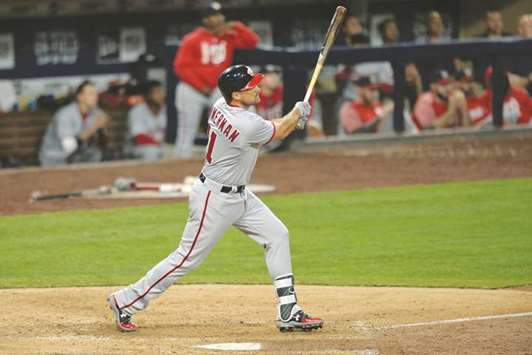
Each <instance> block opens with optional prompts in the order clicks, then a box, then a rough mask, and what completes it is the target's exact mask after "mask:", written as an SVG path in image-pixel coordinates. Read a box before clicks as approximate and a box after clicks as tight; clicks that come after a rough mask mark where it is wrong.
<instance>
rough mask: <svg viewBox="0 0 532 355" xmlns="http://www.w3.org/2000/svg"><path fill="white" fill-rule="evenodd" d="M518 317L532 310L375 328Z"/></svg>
mask: <svg viewBox="0 0 532 355" xmlns="http://www.w3.org/2000/svg"><path fill="white" fill-rule="evenodd" d="M518 317H532V312H524V313H509V314H498V315H493V316H483V317H467V318H458V319H448V320H436V321H431V322H420V323H407V324H396V325H389V326H385V327H378V328H376V329H397V328H411V327H420V326H424V325H439V324H452V323H464V322H473V321H478V320H492V319H504V318H518Z"/></svg>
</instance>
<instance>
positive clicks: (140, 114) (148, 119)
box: [128, 80, 166, 160]
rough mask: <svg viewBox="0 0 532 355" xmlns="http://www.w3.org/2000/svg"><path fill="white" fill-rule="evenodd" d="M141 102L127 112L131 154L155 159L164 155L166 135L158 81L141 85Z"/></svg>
mask: <svg viewBox="0 0 532 355" xmlns="http://www.w3.org/2000/svg"><path fill="white" fill-rule="evenodd" d="M142 94H143V98H144V100H143V102H141V103H138V104H137V105H135V106H133V107H132V108H131V109H130V110H129V113H128V136H129V137H130V138H131V140H132V141H133V144H134V148H133V155H134V156H135V157H136V158H139V159H142V160H157V159H161V158H162V157H163V155H164V138H165V135H166V109H165V106H164V103H165V93H164V89H163V86H162V84H161V83H160V82H159V81H155V80H153V81H148V82H147V83H145V84H144V85H143V87H142Z"/></svg>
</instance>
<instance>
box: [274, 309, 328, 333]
mask: <svg viewBox="0 0 532 355" xmlns="http://www.w3.org/2000/svg"><path fill="white" fill-rule="evenodd" d="M277 328H279V330H280V331H281V332H291V331H294V330H301V331H305V332H310V331H311V330H312V329H319V328H323V320H322V319H321V318H316V317H311V316H309V315H308V314H305V312H303V311H301V310H300V311H298V312H296V313H295V314H294V315H293V316H292V318H290V320H288V321H286V322H285V321H282V320H278V321H277Z"/></svg>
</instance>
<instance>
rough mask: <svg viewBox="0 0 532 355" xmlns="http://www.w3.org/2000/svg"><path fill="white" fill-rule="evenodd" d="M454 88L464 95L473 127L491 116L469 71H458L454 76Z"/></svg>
mask: <svg viewBox="0 0 532 355" xmlns="http://www.w3.org/2000/svg"><path fill="white" fill-rule="evenodd" d="M455 79H456V87H457V88H458V89H460V91H462V92H463V93H464V95H465V99H466V103H467V109H468V110H469V117H470V118H471V121H472V123H473V125H479V123H480V122H484V121H485V120H486V119H487V118H488V117H489V116H490V115H491V107H490V106H489V103H487V102H486V99H485V97H484V90H483V88H482V86H481V85H480V84H479V83H477V82H475V81H474V80H473V75H472V73H471V70H465V69H464V70H459V71H458V72H457V73H456V74H455Z"/></svg>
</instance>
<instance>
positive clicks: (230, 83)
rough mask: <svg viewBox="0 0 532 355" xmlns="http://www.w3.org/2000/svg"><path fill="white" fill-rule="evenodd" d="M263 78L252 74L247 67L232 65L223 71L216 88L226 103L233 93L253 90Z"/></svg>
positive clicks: (260, 75) (229, 100) (261, 75)
mask: <svg viewBox="0 0 532 355" xmlns="http://www.w3.org/2000/svg"><path fill="white" fill-rule="evenodd" d="M262 78H264V75H263V74H261V73H257V74H255V73H253V70H251V68H250V67H248V66H247V65H242V64H239V65H233V66H231V67H229V68H227V69H225V70H224V71H223V72H222V74H220V76H219V77H218V87H219V88H220V91H221V92H222V95H223V96H224V98H225V101H227V103H230V102H231V100H232V94H233V92H235V91H245V90H249V89H253V88H254V87H255V86H257V85H258V84H259V83H260V81H261V80H262Z"/></svg>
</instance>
